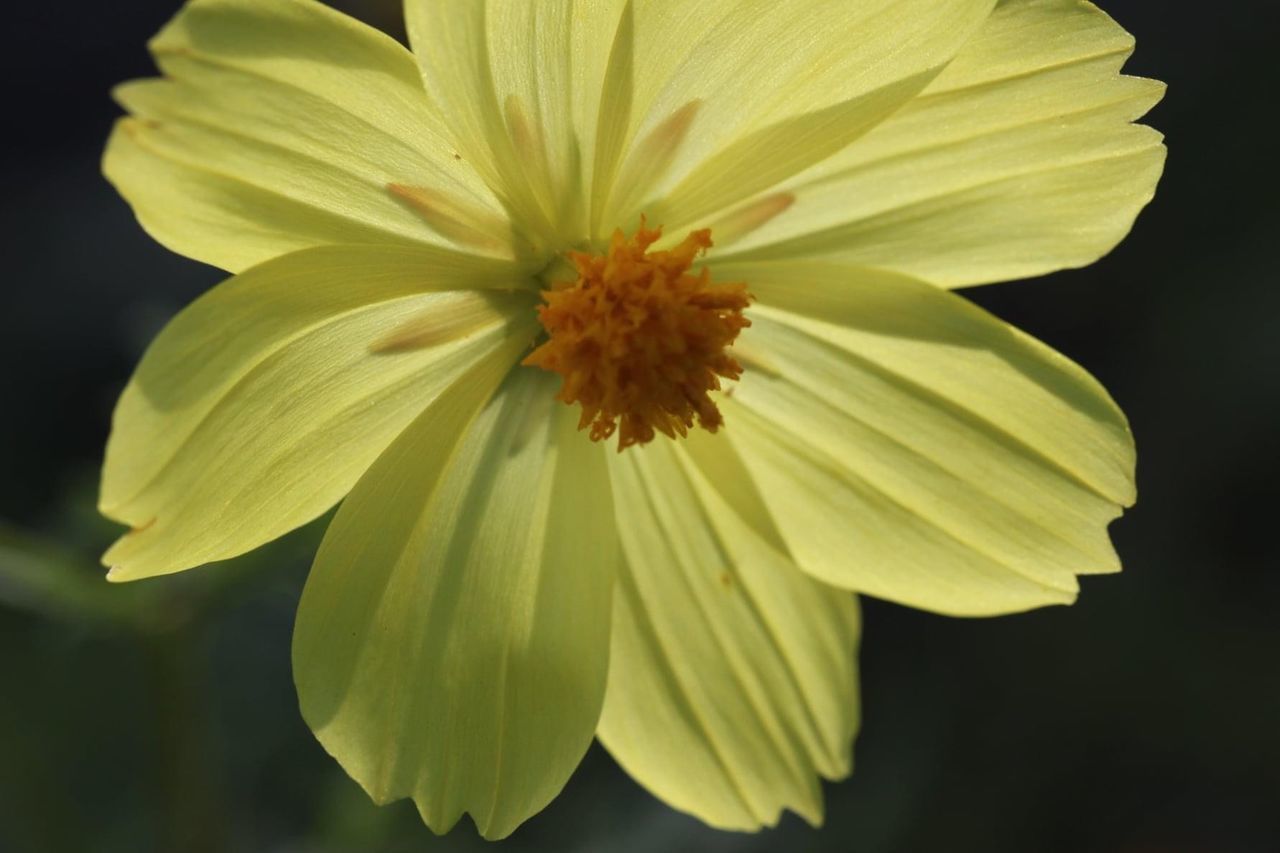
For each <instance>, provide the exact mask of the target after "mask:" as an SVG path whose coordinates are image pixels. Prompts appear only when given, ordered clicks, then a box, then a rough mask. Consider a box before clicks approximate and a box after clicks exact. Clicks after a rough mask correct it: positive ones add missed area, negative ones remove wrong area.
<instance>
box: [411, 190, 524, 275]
mask: <svg viewBox="0 0 1280 853" xmlns="http://www.w3.org/2000/svg"><path fill="white" fill-rule="evenodd" d="M387 189H388V190H390V192H391V194H392V195H394V196H395V197H396V198H398V199H400V200H401V201H403V202H405V203H406V204H407V205H409V207H411V208H413V210H414V211H415V212H416V213H417V214H418V215H419V216H421V217H422V218H423V219H425V220H426V221H427V224H428V225H430V226H431V227H432V228H433V229H435V230H436V231H437V232H438V233H439V234H441V235H442V236H443V237H446V238H447V239H449V240H452V241H453V242H455V243H457V244H459V245H462V246H470V247H471V248H473V249H481V250H483V251H485V252H489V253H492V254H499V255H505V256H508V257H509V256H510V255H511V247H510V246H509V245H508V244H506V243H504V242H503V241H502V240H501V239H500V238H499V237H498V236H496V235H499V234H505V233H508V232H510V230H511V225H510V224H509V223H507V222H504V221H502V220H500V219H498V218H497V217H495V216H492V215H490V214H487V213H484V212H483V211H479V210H475V209H473V208H472V207H470V206H469V205H467V204H466V203H465V202H462V201H459V200H458V199H455V198H452V197H450V196H449V195H447V194H446V193H443V192H441V191H440V190H433V189H429V188H427V187H411V186H408V185H406V184H387Z"/></svg>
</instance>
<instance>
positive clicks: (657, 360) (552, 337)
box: [523, 218, 751, 451]
mask: <svg viewBox="0 0 1280 853" xmlns="http://www.w3.org/2000/svg"><path fill="white" fill-rule="evenodd" d="M661 235H662V230H661V229H660V228H655V229H650V228H647V227H645V224H644V220H643V218H642V219H641V225H640V228H639V230H638V231H636V233H635V234H634V235H633V236H632V237H631V238H630V239H628V238H627V237H626V236H625V235H624V234H623V233H622V231H621V230H617V231H615V232H614V233H613V237H612V239H611V240H610V244H609V248H608V251H607V252H606V253H604V254H602V255H592V254H588V253H584V252H571V253H570V254H569V259H570V260H571V261H572V262H573V265H574V267H575V268H576V270H577V275H578V278H577V281H575V282H568V281H565V282H557V283H555V284H554V285H553V286H552V288H551V289H550V290H546V291H543V294H542V297H543V299H544V300H545V304H544V305H542V306H540V307H539V309H538V319H539V321H540V322H541V323H542V326H543V328H545V329H546V330H547V334H548V336H549V337H548V340H547V341H546V342H545V343H543V344H542V345H541V346H539V347H538V348H537V349H535V350H534V351H533V352H532V353H530V355H529V356H528V357H527V358H526V359H525V360H524V362H523V363H524V364H526V365H529V366H533V367H540V368H542V369H544V370H553V371H555V372H557V373H559V374H560V375H561V376H563V377H564V383H563V384H562V385H561V387H560V392H559V393H558V394H557V395H556V398H557V399H558V400H561V401H563V402H565V403H570V404H573V403H577V404H579V405H581V406H582V417H581V418H580V419H579V423H578V427H579V429H586V428H587V427H590V428H591V439H592V440H593V441H602V440H604V439H607V438H609V437H610V436H612V435H613V434H614V432H615V431H616V432H618V449H619V450H620V451H621V450H624V449H626V448H627V447H630V446H631V445H633V444H643V443H645V442H648V441H652V440H653V438H654V437H655V435H656V434H657V433H659V432H661V433H663V434H664V435H667V436H670V437H671V438H675V437H676V436H684V435H687V434H688V431H689V429H690V428H691V427H692V426H693V425H694V423H695V421H696V422H697V424H698V425H699V426H702V427H704V428H706V429H707V430H710V431H711V432H715V431H716V429H718V428H719V427H720V425H721V424H722V423H723V418H722V416H721V414H720V410H719V409H718V408H717V407H716V405H715V403H714V402H712V400H711V396H710V392H711V391H716V390H719V389H720V380H721V378H725V379H737V378H738V377H740V376H741V375H742V366H741V365H740V364H739V363H738V362H737V361H736V360H735V359H734V358H733V357H732V356H730V355H729V354H728V353H727V352H726V349H727V348H728V347H729V346H731V345H732V344H733V342H734V340H735V339H736V338H737V336H738V333H739V332H740V331H741V330H742V329H744V328H746V327H747V326H750V325H751V321H750V320H748V319H747V318H746V317H744V316H743V315H742V312H743V310H744V309H746V307H747V306H748V305H749V304H750V301H751V296H750V294H748V293H747V286H746V285H745V284H742V283H714V282H712V281H711V273H710V272H709V271H708V270H707V269H705V268H704V269H703V270H701V271H700V272H699V273H697V274H694V273H691V272H689V269H690V267H691V266H692V265H693V262H694V260H695V259H696V258H697V257H698V255H700V254H701V253H702V252H704V251H706V250H707V249H708V248H710V246H711V232H710V231H709V230H707V229H703V230H701V231H694V232H693V233H691V234H690V235H689V236H688V237H686V238H685V240H684V241H683V242H682V243H680V244H679V245H678V246H675V247H674V248H672V249H670V250H667V251H658V252H649V247H650V246H652V245H653V244H654V243H655V242H656V241H657V240H658V238H659V237H661Z"/></svg>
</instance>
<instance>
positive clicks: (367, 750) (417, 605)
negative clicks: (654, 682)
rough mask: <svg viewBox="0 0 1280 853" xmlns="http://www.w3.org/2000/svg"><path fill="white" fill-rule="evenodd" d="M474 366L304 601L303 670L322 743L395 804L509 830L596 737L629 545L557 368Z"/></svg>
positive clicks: (379, 487) (373, 479)
mask: <svg viewBox="0 0 1280 853" xmlns="http://www.w3.org/2000/svg"><path fill="white" fill-rule="evenodd" d="M497 382H498V375H497V374H496V372H495V371H494V370H493V369H491V368H488V367H486V368H485V370H484V374H483V376H477V377H475V378H471V379H467V380H465V381H459V382H457V383H455V384H454V385H453V386H452V387H451V388H450V389H449V390H448V391H446V392H445V393H444V394H443V395H442V396H441V397H440V399H439V401H438V402H437V404H436V405H433V406H432V407H431V408H430V409H428V410H427V412H426V413H424V415H423V416H422V417H421V418H420V419H419V420H417V421H416V422H414V423H413V424H412V425H411V426H410V427H408V428H407V429H406V430H405V432H404V433H403V435H402V436H401V437H400V438H398V439H397V440H396V442H395V443H394V444H392V446H391V447H390V448H388V450H387V451H386V453H384V454H383V456H382V457H381V458H379V459H378V461H377V462H376V463H375V464H374V466H373V467H372V468H371V469H370V470H369V472H368V474H366V475H365V477H363V478H362V479H361V480H360V482H359V483H358V484H357V485H356V487H355V489H354V490H353V491H352V493H351V495H350V497H348V498H347V500H346V501H345V502H344V503H343V505H342V508H341V509H340V510H339V511H338V515H337V517H336V518H335V519H334V521H333V524H332V526H331V527H330V529H329V532H328V533H327V535H326V536H325V540H324V543H323V545H322V546H321V548H320V553H319V555H318V556H317V557H316V563H315V567H314V568H313V569H312V572H311V576H310V577H309V578H308V580H307V585H306V589H305V591H304V592H303V596H302V602H301V604H300V605H299V607H298V619H297V626H296V628H295V632H294V644H293V662H294V675H295V679H296V681H297V686H298V696H299V699H300V701H301V705H302V713H303V716H304V717H305V718H306V720H307V722H308V724H309V725H310V726H311V728H312V729H313V730H314V731H315V733H316V736H317V737H318V738H319V739H320V742H321V743H322V744H324V746H325V748H326V749H327V750H328V751H329V752H330V753H331V754H333V756H334V757H335V758H337V759H338V761H339V762H341V764H342V765H343V767H344V768H345V769H346V770H347V772H348V773H350V774H351V775H352V776H353V777H354V778H355V779H356V780H357V781H358V782H359V783H360V784H361V785H362V786H364V788H365V789H366V790H367V791H368V792H369V794H370V796H372V797H373V798H374V800H376V801H377V802H379V803H385V802H388V801H391V800H395V799H398V798H402V797H412V798H413V799H414V801H415V802H416V803H417V806H418V809H419V811H420V812H421V814H422V817H423V819H424V820H425V821H426V822H427V824H428V825H429V826H430V827H431V828H432V829H433V830H435V831H436V832H445V831H447V830H448V829H449V828H450V827H451V826H453V825H454V823H455V822H456V821H457V820H458V819H459V817H460V816H461V815H462V813H463V812H464V811H465V812H469V813H470V814H471V815H472V817H473V818H474V819H475V821H476V825H477V826H478V828H479V830H480V832H481V833H482V834H483V835H484V836H485V837H487V838H502V837H504V836H506V835H508V834H509V833H511V832H512V831H513V830H514V829H515V828H516V827H517V826H518V825H519V824H520V823H521V822H522V821H524V820H525V819H527V818H528V817H530V816H531V815H532V814H534V813H536V812H537V811H538V810H540V809H541V808H542V807H543V806H545V805H546V804H547V803H548V802H549V801H550V800H551V798H552V797H554V796H555V795H556V794H557V793H558V792H559V791H560V789H561V787H562V786H563V785H564V783H565V781H566V780H567V779H568V777H569V775H570V773H571V772H572V771H573V769H574V768H575V767H576V766H577V764H578V762H579V761H580V760H581V758H582V756H583V754H584V753H585V751H586V749H587V747H588V746H589V745H590V743H591V739H592V734H593V731H594V729H595V725H596V722H597V719H598V716H599V712H600V706H601V702H602V700H603V695H604V689H605V675H606V671H607V668H608V647H609V623H610V611H611V609H610V602H611V600H612V593H613V585H614V584H613V578H614V573H615V567H616V563H617V560H618V548H617V537H616V532H615V528H614V522H613V515H612V513H613V510H612V504H611V501H610V495H609V485H608V474H607V470H606V468H605V462H604V448H602V447H601V446H600V445H595V444H592V443H591V442H589V441H587V440H586V439H585V437H583V436H581V435H578V434H576V430H575V428H574V427H575V416H574V413H573V412H572V411H571V410H570V409H569V408H567V407H565V406H561V405H559V404H557V403H555V402H554V400H553V395H554V393H555V386H554V381H553V380H552V378H551V377H549V376H546V375H543V374H541V373H540V372H538V371H533V370H526V369H521V368H517V369H516V370H515V371H514V372H513V373H511V374H510V376H509V377H508V379H507V381H506V383H505V384H504V385H503V386H502V388H501V389H500V390H499V391H498V392H497V394H496V396H494V397H493V398H492V399H491V400H490V401H489V402H488V404H487V406H486V405H485V401H486V398H487V397H488V396H489V394H490V393H491V392H492V390H493V388H494V386H495V385H496V384H497Z"/></svg>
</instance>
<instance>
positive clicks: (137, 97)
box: [103, 0, 508, 271]
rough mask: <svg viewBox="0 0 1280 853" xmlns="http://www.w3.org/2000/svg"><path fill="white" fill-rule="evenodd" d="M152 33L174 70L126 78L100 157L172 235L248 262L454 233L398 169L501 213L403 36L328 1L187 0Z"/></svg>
mask: <svg viewBox="0 0 1280 853" xmlns="http://www.w3.org/2000/svg"><path fill="white" fill-rule="evenodd" d="M151 49H152V52H153V53H154V55H155V57H156V61H157V64H158V65H159V66H160V68H161V70H162V71H163V72H164V74H165V77H164V79H153V80H142V81H136V82H133V83H127V84H125V85H123V86H121V87H119V88H118V89H117V90H116V96H117V98H118V100H119V101H120V102H121V104H122V105H123V106H124V107H125V108H126V109H128V110H129V111H130V113H131V114H132V115H131V117H129V118H126V119H123V120H122V121H121V122H120V123H119V125H118V126H117V129H116V132H115V133H114V134H113V135H112V138H111V141H110V142H109V144H108V146H107V151H106V155H105V157H104V163H103V167H104V171H105V172H106V175H107V177H108V178H109V179H110V180H111V181H112V183H114V184H115V185H116V187H117V188H118V189H119V191H120V192H121V194H122V195H123V196H124V197H125V198H126V199H127V200H128V201H129V203H130V204H131V205H132V206H133V207H134V210H135V212H136V213H137V215H138V218H139V220H140V221H141V222H142V224H143V226H144V227H145V228H146V229H147V230H148V231H149V232H150V233H151V234H152V235H153V236H155V237H156V239H158V240H159V241H160V242H162V243H164V244H165V245H167V246H169V247H170V248H172V249H174V250H175V251H178V252H181V253H183V254H185V255H188V256H190V257H193V258H196V259H198V260H202V261H206V262H208V263H212V264H214V265H217V266H220V267H223V268H225V269H229V270H233V271H238V270H241V269H244V268H246V267H248V266H251V265H253V264H255V263H259V262H261V261H264V260H267V259H269V258H272V257H275V256H277V255H281V254H284V253H286V252H289V251H293V250H296V249H300V248H305V247H308V246H314V245H320V244H325V243H353V242H370V243H372V242H387V243H401V244H404V243H410V244H412V243H434V244H442V245H448V244H449V240H448V235H444V234H441V233H438V232H436V231H434V230H432V228H431V227H430V226H429V225H428V223H426V222H425V221H424V220H423V219H422V218H420V217H419V216H418V215H417V214H416V213H415V212H414V211H413V210H412V209H411V208H410V207H408V206H406V205H405V204H403V203H402V202H401V201H400V200H398V199H397V198H396V197H395V196H394V195H393V194H392V193H391V192H389V191H388V185H389V184H404V185H412V186H427V187H431V188H432V189H433V190H434V191H436V192H438V193H440V194H442V195H444V196H447V197H450V198H455V199H457V200H458V203H460V204H466V205H469V206H471V207H477V208H480V209H485V210H488V211H491V212H492V214H493V216H494V217H500V216H501V212H500V209H499V208H498V207H497V204H496V200H495V199H494V198H493V196H492V194H491V193H490V192H489V191H488V189H487V188H486V187H485V186H484V184H483V182H482V181H481V180H480V177H479V176H478V175H477V174H475V172H474V171H473V170H472V169H471V168H470V166H468V165H467V164H466V163H465V162H462V161H459V160H457V159H455V158H454V157H453V154H452V148H451V146H450V143H449V142H448V140H447V136H446V134H445V131H444V128H443V124H442V122H441V120H440V119H439V118H438V117H437V116H436V114H435V113H434V112H433V110H432V108H431V105H430V102H429V100H428V98H427V95H426V93H425V92H424V91H423V89H422V84H421V80H420V78H419V76H418V73H417V66H416V64H415V62H414V60H413V57H412V56H411V55H410V54H409V52H408V51H406V50H405V49H404V48H403V47H401V46H400V45H398V44H397V43H396V42H395V41H394V40H393V39H391V38H389V37H387V36H385V35H383V34H382V33H379V32H377V31H376V30H373V29H370V28H368V27H366V26H364V25H363V24H360V23H358V22H357V21H355V20H353V19H351V18H348V17H346V16H345V15H342V14H340V13H338V12H335V11H334V10H332V9H329V8H328V7H326V6H324V5H322V4H320V3H317V2H313V0H193V2H189V3H188V4H187V5H186V6H185V7H184V8H183V10H182V11H181V12H179V13H178V15H177V17H175V18H174V19H173V21H171V22H170V23H169V24H168V25H167V26H166V27H165V28H164V29H163V30H162V31H161V32H160V34H159V35H158V36H156V38H155V39H154V40H153V41H152V42H151ZM496 236H497V237H498V238H504V237H507V236H508V235H506V234H501V233H500V234H498V235H496Z"/></svg>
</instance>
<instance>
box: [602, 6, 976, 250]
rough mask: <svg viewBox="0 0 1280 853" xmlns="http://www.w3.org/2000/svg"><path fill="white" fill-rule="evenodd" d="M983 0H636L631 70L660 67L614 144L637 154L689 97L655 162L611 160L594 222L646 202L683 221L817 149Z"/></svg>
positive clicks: (919, 84)
mask: <svg viewBox="0 0 1280 853" xmlns="http://www.w3.org/2000/svg"><path fill="white" fill-rule="evenodd" d="M676 5H679V6H680V7H682V10H681V11H679V12H677V11H675V10H673V8H672V7H673V6H676ZM993 5H994V2H992V0H871V2H859V3H849V2H848V0H784V2H778V0H749V2H739V3H717V4H712V6H713V9H712V12H711V14H710V15H705V12H704V4H689V3H679V4H676V3H671V2H669V0H657V2H655V3H653V4H652V5H650V4H646V3H643V2H641V3H638V5H637V22H638V23H637V43H636V48H637V55H636V68H637V69H640V71H639V73H640V74H648V75H653V76H655V77H658V78H659V79H662V78H663V77H664V75H663V73H662V72H663V70H666V69H670V71H669V74H668V75H666V76H665V79H662V82H661V83H660V84H659V86H658V87H657V88H656V90H653V91H652V92H650V91H648V90H645V89H642V90H641V91H639V92H638V93H637V96H636V98H635V109H634V112H633V121H632V124H633V128H634V131H633V137H632V139H633V140H635V141H636V143H637V144H635V145H633V147H632V149H631V152H630V154H629V155H628V156H629V157H630V158H632V159H634V158H641V159H643V158H646V157H648V152H646V151H645V150H644V147H643V144H642V143H643V140H645V139H646V138H647V137H648V136H649V135H651V134H653V133H654V132H660V131H659V129H660V128H662V127H663V123H664V122H665V121H667V119H668V117H669V116H671V115H673V114H675V113H676V112H677V111H678V110H680V109H682V108H683V107H684V106H685V105H687V104H691V103H694V104H697V105H698V109H697V113H696V116H695V118H694V120H693V121H692V122H691V123H690V128H689V131H688V134H687V136H686V137H685V139H684V140H683V142H682V144H681V145H680V146H679V147H678V148H677V149H676V150H675V152H674V154H673V156H672V161H671V163H670V165H669V166H667V167H666V168H665V169H664V171H663V173H662V174H660V175H646V176H645V177H646V180H645V181H640V182H634V181H628V180H627V168H628V167H627V165H626V164H625V163H624V165H623V167H622V169H621V170H620V181H619V185H618V186H617V187H616V188H615V191H614V193H613V197H612V199H611V202H610V205H609V206H608V207H607V208H606V213H605V216H604V219H605V222H606V224H608V223H614V224H616V223H620V222H629V221H632V220H634V219H635V218H636V217H638V216H639V214H640V213H641V212H648V213H650V214H651V215H652V216H653V217H654V221H657V222H663V223H665V224H666V225H668V226H669V227H671V228H673V229H679V228H684V227H685V226H687V225H692V224H694V223H696V222H698V221H700V220H703V219H704V218H706V217H709V216H712V215H714V214H716V213H725V212H727V208H729V207H730V206H731V205H734V204H735V203H737V202H739V201H743V200H745V199H747V198H749V197H750V196H751V195H752V194H754V193H756V192H758V191H760V190H764V189H766V188H768V187H771V186H773V185H775V184H777V183H778V182H779V181H782V180H784V179H786V178H789V177H791V176H792V175H794V174H796V173H797V172H800V171H801V170H803V169H805V168H806V167H808V166H811V165H813V164H814V163H817V162H820V161H822V160H825V159H826V158H828V157H830V156H831V155H833V154H835V153H836V152H838V151H840V150H841V149H842V148H844V147H845V146H847V145H848V144H849V143H850V142H852V141H853V140H854V139H856V138H857V137H859V136H860V135H861V134H863V133H865V132H866V131H867V130H869V129H870V128H871V127H873V126H874V125H875V124H877V123H878V122H880V121H882V120H883V119H885V118H886V117H887V116H889V115H890V114H891V113H892V112H893V111H894V110H896V109H897V108H899V107H900V106H902V105H903V104H904V103H906V102H907V101H908V100H909V99H910V98H911V97H912V96H914V95H915V94H916V93H918V92H919V91H920V90H921V89H923V88H924V87H925V85H926V84H928V82H929V81H930V80H931V79H932V78H933V77H934V76H935V75H936V74H938V72H940V71H941V70H942V69H943V67H944V66H945V65H946V64H947V63H948V62H949V61H950V60H951V59H952V58H953V57H954V56H955V55H956V53H957V51H959V50H960V49H961V48H962V46H963V45H964V44H965V42H966V41H967V40H968V38H969V37H970V36H971V35H972V34H973V32H974V31H975V30H977V28H978V27H979V26H980V25H981V24H982V21H983V20H984V19H985V18H986V17H987V16H988V14H989V13H990V11H991V9H992V7H993ZM683 9H688V10H689V11H683ZM704 15H705V17H706V18H707V19H709V20H707V21H706V22H705V23H704V22H703V21H701V20H699V21H697V22H696V23H694V24H693V25H692V26H690V22H689V21H688V20H687V18H689V17H693V18H695V19H702V18H704ZM673 25H674V26H673ZM645 27H649V28H652V30H651V35H650V36H649V42H648V43H646V41H645V32H644V28H645ZM677 27H679V28H682V29H686V28H687V31H686V32H677V31H676V28H677ZM690 36H693V38H690ZM655 43H656V44H655ZM681 48H683V49H684V50H683V52H682V53H677V52H676V51H679V50H680V49H681ZM654 69H657V70H658V71H657V73H655V71H654ZM643 171H644V170H642V172H643Z"/></svg>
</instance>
